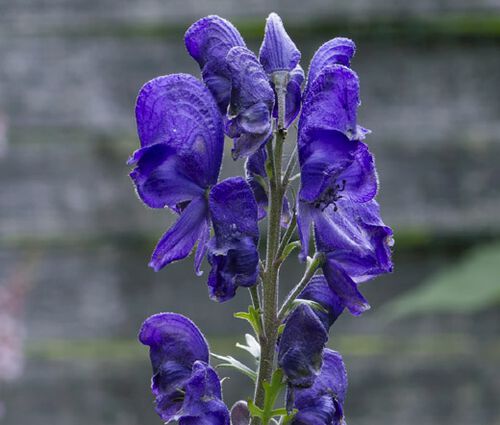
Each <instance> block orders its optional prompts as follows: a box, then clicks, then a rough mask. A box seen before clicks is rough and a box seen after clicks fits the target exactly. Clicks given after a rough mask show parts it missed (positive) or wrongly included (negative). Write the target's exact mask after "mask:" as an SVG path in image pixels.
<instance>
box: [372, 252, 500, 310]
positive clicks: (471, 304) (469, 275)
mask: <svg viewBox="0 0 500 425" xmlns="http://www.w3.org/2000/svg"><path fill="white" fill-rule="evenodd" d="M499 265H500V243H495V244H492V245H487V246H482V247H478V248H476V249H474V250H473V251H472V252H470V253H469V254H468V255H466V256H465V257H464V258H463V260H462V261H460V262H459V263H457V264H456V265H454V266H449V267H447V268H446V269H444V270H443V271H441V272H439V273H437V274H435V275H433V276H431V277H430V278H428V279H427V280H426V281H425V282H424V283H423V284H422V285H420V286H418V287H417V288H415V289H414V290H411V291H409V292H407V293H406V294H403V295H402V296H400V297H398V298H396V299H395V300H394V301H392V302H390V303H388V304H386V305H385V306H384V309H383V311H382V314H383V315H384V316H385V318H386V319H390V320H392V319H396V318H400V317H403V316H409V315H416V314H422V313H427V312H449V313H473V312H477V311H480V310H483V309H486V308H489V307H493V306H494V305H499V304H500V284H499V273H498V270H499Z"/></svg>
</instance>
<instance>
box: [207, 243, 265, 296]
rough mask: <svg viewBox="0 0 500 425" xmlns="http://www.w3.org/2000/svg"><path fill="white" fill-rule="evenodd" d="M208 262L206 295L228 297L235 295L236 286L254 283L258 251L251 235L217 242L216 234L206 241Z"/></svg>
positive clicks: (252, 284)
mask: <svg viewBox="0 0 500 425" xmlns="http://www.w3.org/2000/svg"><path fill="white" fill-rule="evenodd" d="M208 262H209V263H210V265H211V266H212V269H211V270H210V275H209V277H208V287H209V294H210V298H211V299H213V300H214V301H218V302H224V301H228V300H230V299H231V298H233V297H234V296H235V295H236V289H237V288H238V287H240V286H242V287H247V288H248V287H250V286H254V285H255V284H256V283H257V278H258V275H259V253H258V252H257V246H256V244H255V242H254V240H253V239H252V238H249V237H243V238H241V239H239V240H236V241H230V242H226V243H224V244H223V245H222V246H219V247H218V246H217V238H215V239H212V240H211V241H210V243H209V245H208Z"/></svg>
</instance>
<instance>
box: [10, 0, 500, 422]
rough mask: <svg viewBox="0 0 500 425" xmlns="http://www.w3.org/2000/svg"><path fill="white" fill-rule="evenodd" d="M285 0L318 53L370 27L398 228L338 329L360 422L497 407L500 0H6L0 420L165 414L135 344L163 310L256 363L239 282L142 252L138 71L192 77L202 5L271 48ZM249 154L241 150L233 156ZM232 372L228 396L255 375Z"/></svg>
mask: <svg viewBox="0 0 500 425" xmlns="http://www.w3.org/2000/svg"><path fill="white" fill-rule="evenodd" d="M271 11H276V12H278V13H279V14H280V15H281V16H282V17H283V19H284V20H285V24H286V26H287V29H288V31H289V33H290V34H291V36H292V37H293V39H294V40H295V42H296V43H297V45H298V46H299V48H300V49H301V50H302V52H303V56H302V64H303V66H304V68H307V65H308V62H309V60H310V58H311V56H312V54H313V52H314V50H315V49H316V48H317V47H318V46H319V45H321V44H322V43H323V42H324V41H326V40H328V39H330V38H332V37H334V36H339V35H342V36H348V37H351V38H353V39H354V40H355V41H356V43H357V45H358V53H357V56H356V57H355V60H354V62H353V68H354V69H355V70H356V71H357V72H358V74H359V76H360V79H361V96H362V99H363V105H362V107H361V109H360V117H359V122H360V123H361V124H362V125H363V126H365V127H368V128H370V129H372V130H373V134H372V135H371V136H370V137H369V139H368V143H369V145H370V146H371V149H372V150H373V151H374V152H375V154H376V158H377V165H378V170H379V174H380V180H381V193H380V195H379V201H380V203H381V205H382V210H383V216H384V219H385V221H386V223H387V224H389V225H391V226H393V227H394V229H395V232H396V245H395V254H394V260H395V264H396V269H395V272H394V273H393V274H392V275H390V276H385V277H382V278H379V279H377V280H376V281H372V282H369V283H366V284H364V286H363V288H362V289H363V292H364V294H365V295H366V297H367V298H368V299H369V301H370V302H371V304H372V310H371V311H369V312H368V313H366V314H365V315H363V316H362V317H360V318H354V317H351V316H349V315H348V314H345V315H344V317H342V318H341V319H339V321H338V322H337V324H336V326H334V327H333V329H332V333H331V337H330V345H331V346H332V347H333V348H335V349H337V350H339V351H341V352H342V354H343V355H344V357H345V361H346V364H347V368H348V371H349V377H350V389H349V393H348V401H347V406H346V412H347V421H348V423H349V424H351V425H390V424H394V425H396V424H397V425H445V424H450V425H451V424H453V425H500V407H499V401H500V311H499V309H498V306H499V304H500V273H499V272H500V243H499V241H500V136H499V134H500V2H499V0H421V1H418V2H410V1H398V0H355V1H353V0H336V1H327V0H308V1H307V2H304V1H300V0H246V1H245V0H238V1H236V0H203V1H201V0H134V1H132V0H104V1H99V0H0V182H1V184H0V423H1V424H5V425H27V424H35V425H84V424H85V425H90V424H91V425H139V424H140V425H148V424H151V425H153V424H158V423H160V419H159V418H158V417H157V416H156V415H155V413H154V411H153V406H152V395H151V393H150V391H149V379H150V365H149V360H148V356H147V350H146V349H145V348H144V347H142V346H140V345H139V343H138V342H136V333H137V330H138V328H139V326H140V324H141V323H142V321H143V320H144V319H145V318H146V317H147V316H148V315H150V314H153V313H156V312H160V311H175V312H180V313H183V314H186V315H188V316H190V317H191V318H192V319H193V320H194V321H195V322H196V323H197V324H198V325H199V326H200V328H201V329H202V330H203V331H204V332H205V333H206V334H207V335H208V337H209V339H210V341H211V343H212V349H213V351H215V352H218V353H223V352H226V353H232V354H233V355H240V354H241V356H240V358H241V359H243V360H245V361H249V359H248V358H247V357H245V355H244V353H243V352H242V353H237V352H236V350H237V349H236V348H234V344H235V343H236V342H237V341H238V339H239V340H240V341H242V335H243V333H244V332H247V331H248V329H247V327H246V325H245V324H244V323H240V322H239V321H237V320H235V319H234V320H232V319H231V318H232V314H233V313H234V312H236V311H239V310H242V309H244V308H246V305H247V304H248V294H247V293H246V291H239V293H238V296H237V297H236V299H235V300H233V301H231V302H229V303H226V304H224V305H216V304H215V303H213V302H211V301H209V300H208V297H207V290H206V285H205V279H206V276H205V277H202V278H196V277H195V276H194V274H193V272H192V259H190V260H187V261H185V262H182V263H179V264H174V265H172V266H170V267H169V268H167V269H166V270H164V271H162V272H160V273H157V274H155V273H154V272H153V271H152V270H151V269H149V268H148V267H147V262H148V259H149V255H150V253H151V251H152V249H153V247H154V245H155V243H156V240H157V239H158V238H159V237H160V235H161V234H162V232H163V231H164V230H165V229H166V228H167V227H168V225H169V224H170V223H171V222H172V218H173V217H172V215H171V214H169V213H168V212H166V211H153V210H147V209H146V208H145V207H143V206H142V204H141V203H140V202H139V201H138V200H137V198H136V196H135V193H134V191H133V187H132V184H131V182H130V180H129V178H128V176H127V174H128V171H129V170H128V167H127V166H126V165H125V162H126V160H127V157H128V155H129V154H130V153H131V152H132V151H133V150H134V149H135V148H136V147H137V146H138V141H137V138H136V135H135V121H134V116H133V109H134V101H135V96H136V94H137V92H138V90H139V88H140V87H141V85H142V84H143V83H144V82H146V81H148V80H149V79H151V78H153V77H155V76H158V75H162V74H167V73H172V72H191V73H193V74H195V75H199V70H198V67H197V65H196V63H195V62H194V61H193V60H192V59H191V58H190V57H189V56H188V54H187V53H186V52H185V49H184V44H183V34H184V31H185V30H186V28H187V27H188V26H189V24H190V23H191V22H193V21H194V20H196V19H198V18H200V17H202V16H204V15H207V14H212V13H216V14H219V15H221V16H223V17H226V18H228V19H230V20H232V21H233V22H234V23H235V24H236V25H237V26H238V27H239V29H240V30H241V32H242V34H243V36H244V37H245V38H246V40H247V43H248V45H249V46H250V47H252V48H254V49H255V50H257V49H258V46H259V45H260V42H261V37H262V31H263V27H264V20H265V18H266V16H267V14H268V13H269V12H271ZM229 146H230V144H229V143H227V145H226V148H228V149H229ZM288 148H289V149H290V147H288ZM226 153H227V151H226ZM240 171H241V164H240V163H233V162H232V160H231V159H229V157H226V159H225V162H224V169H223V175H225V176H228V175H232V174H235V173H239V172H240ZM301 267H302V266H301V265H300V264H298V263H297V262H296V261H291V262H290V264H287V265H286V267H285V268H284V270H283V273H282V282H283V283H282V284H283V287H284V288H285V289H286V288H290V287H291V286H292V285H293V284H294V283H296V281H297V279H298V278H299V276H300V275H301V271H302V269H301ZM205 269H207V268H206V267H205ZM283 292H284V291H283ZM221 374H223V375H225V376H229V377H230V379H229V380H227V381H226V382H225V383H224V391H225V397H226V400H227V401H228V402H229V403H231V402H233V401H235V400H237V399H238V398H239V397H242V396H244V395H245V394H247V393H248V391H249V388H250V382H248V381H247V378H245V377H240V376H238V375H236V374H234V373H232V372H230V371H227V370H221Z"/></svg>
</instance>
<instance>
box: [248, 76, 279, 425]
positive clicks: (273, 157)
mask: <svg viewBox="0 0 500 425" xmlns="http://www.w3.org/2000/svg"><path fill="white" fill-rule="evenodd" d="M286 78H287V77H285V78H283V76H282V75H278V76H277V77H276V78H275V87H276V91H277V98H278V126H277V130H276V132H275V137H274V140H273V141H272V142H271V141H269V142H268V144H267V154H268V158H269V161H270V167H269V168H270V170H271V175H269V190H268V199H269V206H268V225H267V245H266V263H265V270H264V274H263V279H262V284H263V289H262V309H263V312H262V314H263V332H262V335H260V346H261V356H260V363H259V370H258V375H257V382H256V386H255V396H254V403H255V405H256V406H258V407H262V406H263V403H264V395H265V393H264V385H263V384H264V382H265V381H267V382H270V381H271V377H272V374H273V371H274V357H275V352H276V342H277V338H278V328H279V320H278V287H279V285H278V282H279V267H280V263H279V262H278V261H277V258H276V257H277V253H278V249H279V245H280V236H281V214H282V208H283V197H284V192H285V189H286V188H285V187H284V186H283V183H282V175H281V174H282V171H281V168H282V157H283V144H284V142H285V138H286V129H285V128H284V115H285V96H286ZM251 425H268V424H261V421H260V419H258V418H253V419H252V421H251Z"/></svg>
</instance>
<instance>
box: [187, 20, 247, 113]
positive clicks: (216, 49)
mask: <svg viewBox="0 0 500 425" xmlns="http://www.w3.org/2000/svg"><path fill="white" fill-rule="evenodd" d="M184 41H185V43H186V48H187V51H188V52H189V54H190V55H191V56H192V57H193V59H195V60H196V62H198V64H199V66H200V69H201V74H202V77H203V81H204V82H205V84H206V85H207V87H208V88H209V89H210V91H211V92H212V94H213V96H214V98H215V99H216V101H217V105H218V107H219V110H220V112H221V114H222V115H225V114H226V112H227V107H228V105H229V101H230V98H231V73H230V70H229V68H228V66H227V62H226V56H227V54H228V53H229V51H230V50H231V49H232V48H233V47H236V46H242V47H245V42H244V41H243V38H242V37H241V35H240V33H239V32H238V30H237V29H236V28H235V27H234V26H233V24H231V22H229V21H226V20H225V19H223V18H221V17H220V16H215V15H211V16H207V17H205V18H202V19H200V20H198V21H196V22H195V23H194V24H193V25H191V26H190V27H189V29H188V30H187V31H186V34H185V36H184Z"/></svg>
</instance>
